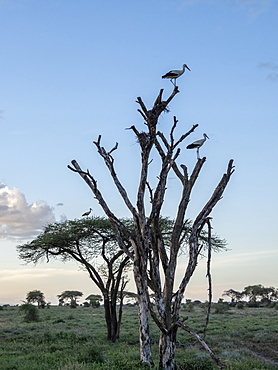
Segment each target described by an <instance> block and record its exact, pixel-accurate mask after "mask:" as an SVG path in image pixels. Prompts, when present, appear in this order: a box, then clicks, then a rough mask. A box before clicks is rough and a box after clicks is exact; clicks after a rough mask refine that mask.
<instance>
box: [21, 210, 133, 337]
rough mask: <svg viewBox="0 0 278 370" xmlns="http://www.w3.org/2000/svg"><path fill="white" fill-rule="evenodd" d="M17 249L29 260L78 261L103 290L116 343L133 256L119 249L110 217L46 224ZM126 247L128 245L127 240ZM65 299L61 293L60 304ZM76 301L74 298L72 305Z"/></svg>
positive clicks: (109, 328) (109, 324)
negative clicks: (120, 303) (121, 301)
mask: <svg viewBox="0 0 278 370" xmlns="http://www.w3.org/2000/svg"><path fill="white" fill-rule="evenodd" d="M123 223H125V224H126V225H127V227H130V226H129V225H130V221H129V220H123ZM17 248H18V251H19V258H21V259H23V260H24V261H26V262H27V263H37V262H38V261H41V260H43V259H46V260H47V261H49V260H50V259H60V260H62V261H63V262H67V261H69V260H72V259H73V260H75V261H77V262H78V263H79V264H80V265H81V266H82V267H83V268H84V269H85V270H86V271H87V272H88V274H89V276H90V278H91V280H92V281H93V282H94V283H95V284H96V285H97V287H98V288H99V289H100V291H101V293H102V296H103V302H104V310H105V320H106V326H107V338H108V340H111V341H112V342H114V341H115V340H116V339H117V338H119V333H120V324H121V321H120V318H121V317H120V315H119V312H120V311H121V307H117V300H118V294H119V292H120V291H121V290H123V289H124V287H125V285H126V283H125V280H126V279H125V274H126V273H127V271H128V269H129V268H130V257H129V256H127V255H126V254H125V253H124V251H123V250H120V249H119V247H118V243H117V234H115V231H114V229H113V227H112V226H111V223H110V221H109V220H108V219H105V218H102V217H94V218H86V219H80V220H67V221H64V222H57V223H54V224H51V225H48V226H46V227H45V229H44V231H43V233H41V234H40V235H39V236H38V237H37V238H36V239H34V240H33V241H31V242H29V243H26V244H22V245H19V246H18V247H17ZM126 248H129V243H128V242H126ZM123 278H124V280H123ZM65 299H70V298H68V297H66V296H65V295H64V294H60V295H59V304H60V305H63V304H64V302H65ZM74 304H75V303H74V301H72V303H71V305H72V306H74Z"/></svg>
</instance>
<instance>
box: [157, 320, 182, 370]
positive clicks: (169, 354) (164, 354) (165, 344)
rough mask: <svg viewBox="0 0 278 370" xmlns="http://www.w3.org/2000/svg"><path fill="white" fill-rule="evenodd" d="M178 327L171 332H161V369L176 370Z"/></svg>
mask: <svg viewBox="0 0 278 370" xmlns="http://www.w3.org/2000/svg"><path fill="white" fill-rule="evenodd" d="M177 330H178V327H177V326H175V327H174V328H172V329H170V330H169V331H167V332H165V331H161V332H160V339H159V368H160V369H164V370H175V369H176V364H175V352H176V342H177Z"/></svg>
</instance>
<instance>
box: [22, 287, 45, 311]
mask: <svg viewBox="0 0 278 370" xmlns="http://www.w3.org/2000/svg"><path fill="white" fill-rule="evenodd" d="M26 300H27V303H37V304H38V308H45V305H46V302H45V297H44V294H43V292H41V291H40V290H32V291H30V292H28V293H27V295H26Z"/></svg>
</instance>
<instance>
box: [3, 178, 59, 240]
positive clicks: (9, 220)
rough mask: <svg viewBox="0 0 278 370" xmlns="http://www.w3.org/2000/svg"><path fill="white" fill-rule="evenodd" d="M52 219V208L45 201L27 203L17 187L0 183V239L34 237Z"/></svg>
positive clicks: (53, 217)
mask: <svg viewBox="0 0 278 370" xmlns="http://www.w3.org/2000/svg"><path fill="white" fill-rule="evenodd" d="M54 221H55V216H54V213H53V209H52V208H51V207H50V206H49V205H48V204H47V203H46V202H43V201H41V202H37V203H31V204H28V203H27V201H26V198H25V195H24V194H22V193H21V192H20V191H19V190H18V189H17V188H13V189H9V188H8V186H7V185H5V184H3V183H0V222H1V225H0V239H10V240H22V239H28V238H34V237H35V236H36V235H38V233H40V232H41V230H42V228H43V226H45V225H46V224H48V223H52V222H54Z"/></svg>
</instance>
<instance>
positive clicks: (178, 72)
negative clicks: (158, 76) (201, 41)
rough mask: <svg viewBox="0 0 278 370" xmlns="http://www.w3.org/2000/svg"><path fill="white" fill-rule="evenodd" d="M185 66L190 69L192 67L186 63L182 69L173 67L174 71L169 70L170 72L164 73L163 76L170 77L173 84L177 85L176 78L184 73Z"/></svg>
mask: <svg viewBox="0 0 278 370" xmlns="http://www.w3.org/2000/svg"><path fill="white" fill-rule="evenodd" d="M185 68H187V69H188V70H189V71H190V68H189V67H188V66H187V65H186V64H184V65H183V66H182V69H173V71H169V72H168V73H166V74H165V75H163V76H162V78H169V79H170V81H171V82H172V84H173V85H174V86H176V79H177V78H178V77H180V76H181V75H182V74H183V73H184V71H185ZM173 80H174V82H173Z"/></svg>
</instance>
